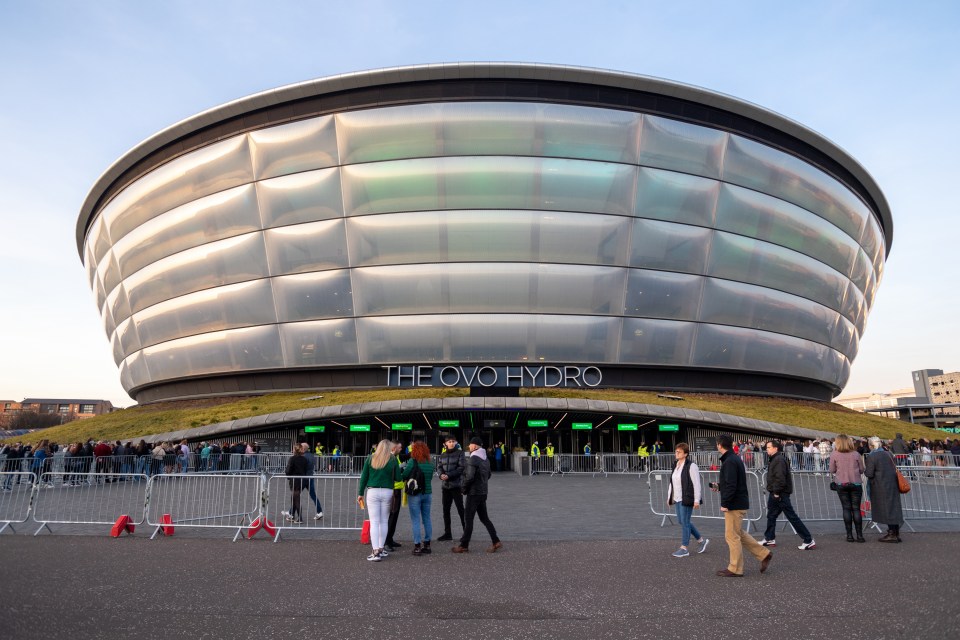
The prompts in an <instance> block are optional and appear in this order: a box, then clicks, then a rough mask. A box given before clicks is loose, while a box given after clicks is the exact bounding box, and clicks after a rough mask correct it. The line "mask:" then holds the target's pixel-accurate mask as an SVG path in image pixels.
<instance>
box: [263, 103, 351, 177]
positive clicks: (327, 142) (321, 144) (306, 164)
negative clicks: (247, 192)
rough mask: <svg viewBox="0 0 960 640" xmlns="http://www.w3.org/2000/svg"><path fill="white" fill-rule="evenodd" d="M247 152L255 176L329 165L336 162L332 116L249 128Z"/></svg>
mask: <svg viewBox="0 0 960 640" xmlns="http://www.w3.org/2000/svg"><path fill="white" fill-rule="evenodd" d="M249 135H250V155H251V157H252V160H253V174H254V176H255V177H256V179H257V180H263V179H265V178H274V177H276V176H285V175H289V174H291V173H300V172H301V171H311V170H313V169H322V168H324V167H332V166H334V165H336V164H337V163H338V162H337V158H338V155H337V132H336V127H335V126H334V119H333V116H320V117H319V118H310V119H309V120H301V121H300V122H292V123H290V124H283V125H280V126H277V127H270V128H268V129H261V130H259V131H252V132H251V133H250V134H249Z"/></svg>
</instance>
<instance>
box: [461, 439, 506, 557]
mask: <svg viewBox="0 0 960 640" xmlns="http://www.w3.org/2000/svg"><path fill="white" fill-rule="evenodd" d="M467 448H468V449H469V451H470V455H469V456H467V459H466V466H465V467H464V470H463V482H462V484H461V487H462V491H463V494H464V495H465V496H467V502H466V505H464V509H465V511H466V514H465V519H466V522H465V523H464V527H463V536H461V537H460V544H458V545H456V546H455V547H453V552H454V553H466V552H468V551H470V537H471V536H472V535H473V517H474V516H475V515H479V516H480V522H482V523H483V526H485V527H486V528H487V533H489V534H490V541H491V542H492V543H493V544H492V545H490V548H489V549H487V553H496V552H497V551H498V550H500V549H502V548H503V545H502V544H501V543H500V538H499V537H497V530H496V528H495V527H494V526H493V523H492V522H490V518H489V517H488V516H487V481H488V480H489V479H490V461H489V460H487V452H486V451H484V449H483V440H481V439H480V438H471V439H470V445H469V446H468V447H467Z"/></svg>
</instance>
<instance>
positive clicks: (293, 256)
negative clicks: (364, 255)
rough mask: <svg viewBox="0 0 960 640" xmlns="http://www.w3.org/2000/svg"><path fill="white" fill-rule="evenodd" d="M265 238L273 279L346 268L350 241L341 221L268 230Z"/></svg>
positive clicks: (326, 221) (327, 221)
mask: <svg viewBox="0 0 960 640" xmlns="http://www.w3.org/2000/svg"><path fill="white" fill-rule="evenodd" d="M263 235H264V241H265V242H266V244H267V260H268V261H269V264H270V273H272V274H273V275H284V274H288V273H303V272H306V271H320V270H324V269H337V268H341V267H346V266H347V238H346V235H345V230H344V221H343V219H342V218H341V219H340V220H325V221H323V222H311V223H308V224H298V225H294V226H292V227H279V228H277V229H267V230H266V231H264V232H263Z"/></svg>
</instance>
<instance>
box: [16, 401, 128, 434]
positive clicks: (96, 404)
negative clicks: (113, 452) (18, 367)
mask: <svg viewBox="0 0 960 640" xmlns="http://www.w3.org/2000/svg"><path fill="white" fill-rule="evenodd" d="M0 406H2V408H3V411H2V412H0V426H2V427H6V426H8V425H9V424H10V423H11V422H12V420H13V419H14V417H16V416H17V415H19V414H21V413H27V412H33V413H37V414H41V415H43V414H59V415H60V416H61V417H62V418H63V419H64V420H66V419H67V418H68V417H69V419H70V420H82V419H84V418H92V417H94V416H99V415H103V414H105V413H110V412H112V411H113V410H114V406H113V403H112V402H110V401H109V400H74V399H62V398H24V399H23V401H21V402H14V401H13V400H2V401H0Z"/></svg>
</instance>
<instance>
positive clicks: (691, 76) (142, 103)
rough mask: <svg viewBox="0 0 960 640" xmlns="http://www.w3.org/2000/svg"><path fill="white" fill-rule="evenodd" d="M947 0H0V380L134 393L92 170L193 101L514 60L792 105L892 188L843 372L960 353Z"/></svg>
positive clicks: (891, 374) (862, 374) (865, 380)
mask: <svg viewBox="0 0 960 640" xmlns="http://www.w3.org/2000/svg"><path fill="white" fill-rule="evenodd" d="M958 42H960V3H957V2H955V1H952V0H943V1H940V2H909V3H908V2H902V1H895V2H881V1H875V2H854V1H850V2H845V1H841V0H830V1H820V0H813V1H808V2H796V3H781V2H769V1H765V2H754V1H749V2H748V1H738V2H717V1H703V2H683V1H678V2H674V3H666V2H639V1H628V0H623V1H617V2H603V1H594V2H584V1H583V0H580V1H571V2H560V1H557V2H537V1H533V0H531V1H528V2H517V1H516V0H513V1H511V2H501V1H499V0H486V1H485V2H471V3H466V2H463V3H458V2H451V1H450V0H446V1H442V2H441V1H422V2H417V1H416V0H409V1H404V2H400V1H395V2H391V1H388V0H382V1H379V2H368V1H365V0H355V1H353V2H342V3H338V2H333V1H326V2H319V1H310V0H296V1H291V0H272V1H271V2H253V1H248V0H231V1H229V2H227V1H213V0H203V1H198V0H175V1H171V0H165V1H163V2H160V1H152V2H151V1H147V0H144V1H142V2H139V1H138V2H129V1H95V0H91V1H89V2H79V1H76V0H60V1H50V0H29V1H28V0H0V60H2V63H0V222H2V225H0V295H2V297H0V400H17V401H18V400H21V399H23V398H24V397H61V398H63V397H71V398H105V399H109V400H111V401H112V402H113V403H114V404H115V405H118V406H128V405H131V404H133V401H132V400H131V399H130V398H129V397H128V396H127V395H126V393H125V392H124V391H123V388H122V387H121V386H120V382H119V372H118V369H117V367H116V365H115V364H114V362H113V359H112V356H111V350H110V345H109V342H108V340H107V338H106V336H105V334H104V330H103V328H102V325H101V323H100V319H99V315H98V313H97V310H96V308H95V303H94V302H93V295H92V294H91V293H90V290H89V287H88V286H87V283H86V280H85V277H84V271H83V268H82V265H81V262H80V259H79V257H78V255H77V251H76V244H75V240H74V227H75V224H76V219H77V215H78V212H79V209H80V205H81V204H82V202H83V200H84V198H85V197H86V195H87V192H88V191H89V189H90V188H91V187H92V186H93V184H94V182H95V181H96V179H97V178H98V177H99V175H100V174H101V173H102V172H103V171H105V170H106V169H107V167H109V166H110V165H111V164H112V163H113V162H114V161H115V160H116V159H117V158H118V157H120V156H121V155H122V154H124V153H125V152H126V151H127V150H129V149H130V148H132V147H134V146H135V145H137V144H138V143H139V142H141V141H142V140H144V139H145V138H148V137H150V136H151V135H153V134H154V133H156V132H157V131H159V130H161V129H164V128H166V127H167V126H169V125H171V124H174V123H176V122H178V121H180V120H182V119H184V118H187V117H189V116H192V115H194V114H196V113H198V112H200V111H203V110H205V109H208V108H210V107H213V106H216V105H219V104H222V103H224V102H229V101H231V100H234V99H237V98H241V97H244V96H247V95H249V94H251V93H256V92H259V91H263V90H267V89H272V88H275V87H279V86H282V85H285V84H291V83H296V82H300V81H304V80H309V79H313V78H318V77H323V76H327V75H332V74H337V73H344V72H350V71H358V70H363V69H372V68H379V67H389V66H397V65H406V64H421V63H430V62H455V61H524V62H545V63H558V64H572V65H582V66H590V67H602V68H607V69H615V70H619V71H626V72H630V73H639V74H644V75H651V76H659V77H663V78H668V79H671V80H675V81H679V82H684V83H687V84H693V85H697V86H701V87H705V88H707V89H711V90H713V91H718V92H721V93H726V94H730V95H733V96H736V97H738V98H740V99H743V100H747V101H750V102H754V103H757V104H759V105H761V106H763V107H766V108H768V109H771V110H773V111H776V112H779V113H781V114H783V115H785V116H787V117H789V118H792V119H794V120H797V121H799V122H801V123H803V124H804V125H806V126H808V127H810V128H811V129H813V130H815V131H817V132H819V133H821V134H822V135H825V136H826V137H827V138H830V139H831V140H833V141H834V142H835V143H836V144H838V145H839V146H841V147H842V148H844V149H846V150H847V151H848V152H849V153H850V154H852V155H853V157H855V158H856V159H857V160H858V161H859V162H860V163H861V164H863V165H864V166H865V167H866V168H867V170H868V171H869V172H870V173H871V174H872V175H873V176H874V178H875V179H876V180H877V181H878V183H879V184H880V186H881V188H882V189H883V190H884V192H885V194H886V196H887V199H888V200H889V202H890V205H891V207H892V209H893V216H894V222H895V230H894V242H893V247H892V253H891V255H890V258H889V261H888V262H887V267H886V274H885V277H884V280H883V282H882V284H881V286H880V291H879V295H878V297H877V301H876V304H875V305H874V308H873V312H872V313H871V315H870V319H869V322H868V327H867V331H866V334H865V336H864V338H863V340H862V341H861V344H860V354H859V356H858V358H857V360H856V361H855V362H854V364H853V373H852V376H851V378H850V382H849V384H848V385H847V388H846V389H845V393H858V392H869V391H890V390H893V389H896V388H902V387H909V386H910V385H911V381H910V371H911V370H914V369H920V368H937V369H944V370H945V371H955V370H957V369H960V342H958V335H957V326H958V321H957V318H958V315H960V313H958V312H960V296H958V293H957V288H956V286H955V281H954V278H955V277H956V276H957V274H958V269H957V266H956V265H957V264H958V258H957V254H956V253H954V251H958V247H960V204H958V202H960V198H958V197H957V195H956V194H954V195H951V194H952V193H953V191H952V190H953V189H958V190H960V160H958V158H960V123H958V122H957V114H958V113H960V110H958V105H960V55H958V54H960V45H958Z"/></svg>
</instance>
